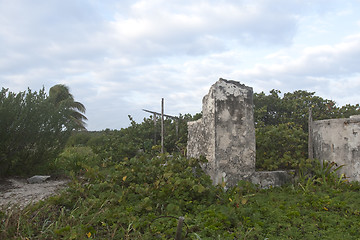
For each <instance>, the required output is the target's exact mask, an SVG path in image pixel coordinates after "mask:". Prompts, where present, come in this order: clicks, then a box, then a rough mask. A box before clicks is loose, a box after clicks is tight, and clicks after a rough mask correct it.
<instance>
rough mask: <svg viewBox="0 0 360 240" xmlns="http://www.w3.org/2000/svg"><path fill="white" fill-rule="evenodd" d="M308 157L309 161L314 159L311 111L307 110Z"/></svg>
mask: <svg viewBox="0 0 360 240" xmlns="http://www.w3.org/2000/svg"><path fill="white" fill-rule="evenodd" d="M308 131H309V136H308V137H309V138H308V155H309V156H308V157H309V159H314V145H313V119H312V109H311V107H310V108H309V122H308Z"/></svg>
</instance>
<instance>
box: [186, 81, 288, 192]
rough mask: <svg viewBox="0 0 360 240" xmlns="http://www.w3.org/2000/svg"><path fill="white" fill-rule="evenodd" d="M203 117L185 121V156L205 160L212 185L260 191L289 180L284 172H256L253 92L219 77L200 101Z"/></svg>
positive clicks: (204, 167) (205, 169) (205, 167)
mask: <svg viewBox="0 0 360 240" xmlns="http://www.w3.org/2000/svg"><path fill="white" fill-rule="evenodd" d="M202 115H203V116H202V118H201V119H199V120H197V121H193V122H188V143H187V154H188V157H194V158H199V157H201V156H204V157H206V159H207V160H208V163H206V164H204V165H203V166H202V168H203V169H204V171H205V172H206V173H207V174H208V175H210V177H211V179H212V181H213V184H214V185H218V184H221V185H222V184H223V183H225V184H226V186H234V185H236V184H237V183H238V181H240V180H245V181H251V182H252V183H254V184H258V185H259V186H260V187H262V188H269V187H271V186H273V187H275V186H281V185H283V184H284V183H286V182H289V181H291V180H292V176H291V175H293V174H289V173H288V172H287V171H271V172H269V171H264V172H256V171H255V161H256V156H255V154H256V152H255V147H256V144H255V126H254V109H253V90H252V88H251V87H247V86H245V85H243V84H240V83H239V82H236V81H232V80H225V79H222V78H220V79H219V81H217V82H216V83H215V84H214V85H212V86H211V88H210V90H209V93H208V94H207V95H205V97H204V98H203V107H202Z"/></svg>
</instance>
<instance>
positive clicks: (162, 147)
mask: <svg viewBox="0 0 360 240" xmlns="http://www.w3.org/2000/svg"><path fill="white" fill-rule="evenodd" d="M161 153H164V98H161Z"/></svg>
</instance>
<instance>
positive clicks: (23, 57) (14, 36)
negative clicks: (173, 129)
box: [0, 0, 360, 129]
mask: <svg viewBox="0 0 360 240" xmlns="http://www.w3.org/2000/svg"><path fill="white" fill-rule="evenodd" d="M349 9H350V10H351V11H349ZM357 10H358V4H355V3H354V2H353V1H346V4H343V3H339V2H338V1H333V0H331V1H328V0H327V1H325V0H317V1H310V0H306V1H302V0H301V1H300V0H296V1H286V0H275V1H267V0H255V1H253V0H242V1H235V0H233V1H231V0H224V1H215V0H199V1H190V0H181V1H180V0H175V1H166V0H138V1H130V0H122V1H120V2H119V1H99V0H91V1H85V0H80V1H76V2H74V1H63V0H62V1H60V0H55V1H45V0H36V1H31V2H29V1H25V0H12V1H5V0H0V24H1V26H2V27H1V28H0V82H1V85H2V86H4V87H10V90H12V91H20V90H25V89H26V88H27V87H28V86H29V87H31V88H32V89H34V90H37V89H39V88H41V87H42V86H43V85H44V86H45V87H46V88H47V89H49V88H50V87H51V86H52V85H54V84H56V83H65V84H67V85H69V86H70V88H71V91H72V92H73V94H74V96H75V98H76V99H77V100H78V101H80V102H83V103H84V104H85V105H86V106H87V109H88V113H87V114H88V117H89V128H90V129H101V128H106V127H110V128H116V127H119V126H124V125H126V123H128V119H127V115H128V114H134V115H136V116H137V117H138V118H140V119H138V120H141V116H144V114H143V113H141V110H139V109H141V108H145V107H146V108H151V109H152V108H154V110H156V108H158V107H159V101H160V99H161V98H162V97H165V98H166V104H167V107H166V109H167V111H170V112H169V113H171V114H177V113H179V112H181V113H187V112H190V113H196V112H197V111H200V110H201V99H202V97H203V95H204V94H206V93H207V91H208V88H209V87H210V85H211V84H212V83H213V82H215V81H216V80H217V79H218V78H219V77H224V78H228V79H234V80H239V81H241V82H243V83H245V84H247V85H249V86H253V87H254V89H255V90H256V91H258V90H264V91H268V90H270V89H272V88H277V89H281V90H283V91H291V90H296V89H308V90H313V89H314V90H320V91H322V92H320V93H323V94H328V95H327V96H334V97H338V96H339V97H341V98H342V99H345V98H347V99H350V97H349V96H346V94H342V92H343V91H349V92H351V93H352V94H354V92H355V90H354V89H358V88H359V85H356V83H357V81H359V78H358V73H359V67H358V64H357V62H356V59H358V58H359V54H360V44H359V41H360V36H358V35H356V34H355V33H358V29H356V30H351V29H350V27H348V28H349V30H348V32H349V31H350V30H351V36H350V37H348V38H346V36H349V35H350V34H348V32H342V31H340V32H339V33H338V34H336V33H334V32H335V31H334V29H336V28H334V27H333V25H334V22H336V21H337V20H344V19H345V17H346V20H347V21H350V20H351V21H353V19H352V18H354V15H356V13H357V12H358V11H357ZM345 13H346V14H345ZM332 18H334V20H331V19H332ZM330 20H331V21H330ZM356 21H358V18H356V20H355V21H354V22H352V24H347V22H344V25H346V26H352V25H356ZM320 31H321V32H320ZM299 35H300V36H299ZM304 36H305V37H304ZM329 36H330V37H329ZM331 36H336V37H333V38H331ZM315 38H316V39H317V42H314V39H315ZM337 38H342V39H343V40H342V41H341V42H340V41H339V40H338V39H337ZM304 39H305V40H306V41H305V40H304ZM331 40H332V41H331ZM334 42H336V43H334ZM340 80H341V81H342V84H339V81H340ZM339 85H341V86H339ZM352 86H353V88H354V89H351V87H352ZM335 100H336V99H335ZM352 100H353V101H356V98H352ZM359 101H360V100H359Z"/></svg>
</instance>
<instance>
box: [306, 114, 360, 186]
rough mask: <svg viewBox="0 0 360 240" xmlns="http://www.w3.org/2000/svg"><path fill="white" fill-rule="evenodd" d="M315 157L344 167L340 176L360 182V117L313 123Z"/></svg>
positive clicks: (340, 171)
mask: <svg viewBox="0 0 360 240" xmlns="http://www.w3.org/2000/svg"><path fill="white" fill-rule="evenodd" d="M312 135H313V145H314V157H315V158H317V159H319V160H321V161H323V160H326V161H330V162H335V163H337V165H338V166H340V165H344V166H343V167H342V168H341V169H340V170H339V172H338V173H339V174H345V175H346V177H348V180H349V181H360V115H357V116H352V117H350V118H341V119H327V120H319V121H314V122H313V123H312Z"/></svg>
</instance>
